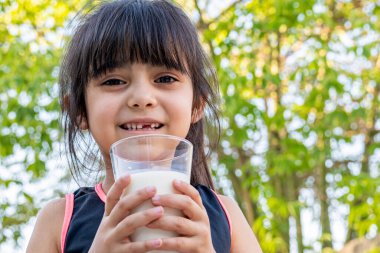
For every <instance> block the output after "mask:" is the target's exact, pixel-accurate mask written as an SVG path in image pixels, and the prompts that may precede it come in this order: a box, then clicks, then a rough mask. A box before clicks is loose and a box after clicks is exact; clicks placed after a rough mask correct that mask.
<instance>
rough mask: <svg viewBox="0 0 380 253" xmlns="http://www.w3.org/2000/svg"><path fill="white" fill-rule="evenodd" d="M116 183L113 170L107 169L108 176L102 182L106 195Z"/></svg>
mask: <svg viewBox="0 0 380 253" xmlns="http://www.w3.org/2000/svg"><path fill="white" fill-rule="evenodd" d="M114 182H115V179H114V176H113V171H112V168H106V176H105V178H104V180H103V182H102V189H103V191H104V193H105V194H106V195H107V193H108V191H109V190H110V188H111V186H112V185H113V183H114Z"/></svg>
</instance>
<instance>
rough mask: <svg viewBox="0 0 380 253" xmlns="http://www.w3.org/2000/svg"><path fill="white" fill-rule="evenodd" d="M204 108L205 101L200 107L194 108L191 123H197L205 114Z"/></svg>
mask: <svg viewBox="0 0 380 253" xmlns="http://www.w3.org/2000/svg"><path fill="white" fill-rule="evenodd" d="M203 109H204V103H202V105H201V106H200V108H194V109H193V114H192V115H191V123H192V124H194V123H197V122H198V121H199V120H200V119H201V118H202V117H203V115H204V112H203Z"/></svg>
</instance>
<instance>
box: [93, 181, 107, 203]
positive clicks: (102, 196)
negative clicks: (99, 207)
mask: <svg viewBox="0 0 380 253" xmlns="http://www.w3.org/2000/svg"><path fill="white" fill-rule="evenodd" d="M95 192H96V193H97V194H98V196H99V198H100V199H101V200H102V201H103V202H104V203H106V198H107V197H106V194H105V193H104V191H103V188H102V183H99V184H97V185H95Z"/></svg>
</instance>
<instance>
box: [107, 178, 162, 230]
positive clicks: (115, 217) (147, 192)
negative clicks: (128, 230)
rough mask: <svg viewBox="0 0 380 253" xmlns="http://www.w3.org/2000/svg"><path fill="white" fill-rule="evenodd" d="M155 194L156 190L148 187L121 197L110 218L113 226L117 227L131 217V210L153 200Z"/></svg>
mask: <svg viewBox="0 0 380 253" xmlns="http://www.w3.org/2000/svg"><path fill="white" fill-rule="evenodd" d="M155 194H156V188H155V187H151V186H148V187H145V188H143V189H140V190H138V191H136V192H133V193H130V194H128V195H125V196H123V197H121V198H120V200H119V202H117V204H116V205H115V206H114V208H113V209H112V212H111V214H110V217H109V218H110V219H111V220H112V224H113V225H114V226H116V225H117V224H118V223H119V222H121V221H122V220H123V219H124V218H125V217H127V216H128V215H130V213H131V210H133V209H135V208H136V207H137V206H139V205H141V204H142V203H143V202H144V201H146V200H148V199H151V198H152V197H153V196H154V195H155Z"/></svg>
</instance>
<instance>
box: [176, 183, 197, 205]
mask: <svg viewBox="0 0 380 253" xmlns="http://www.w3.org/2000/svg"><path fill="white" fill-rule="evenodd" d="M173 186H174V188H175V189H176V190H177V191H179V192H180V193H182V194H185V195H187V196H189V197H190V198H191V199H193V200H194V201H195V202H196V203H197V204H198V205H199V206H200V207H202V208H204V207H203V203H202V198H201V195H200V194H199V192H198V191H197V189H195V188H194V187H193V186H192V185H191V184H188V183H186V182H184V181H181V180H177V179H176V180H174V181H173Z"/></svg>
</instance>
